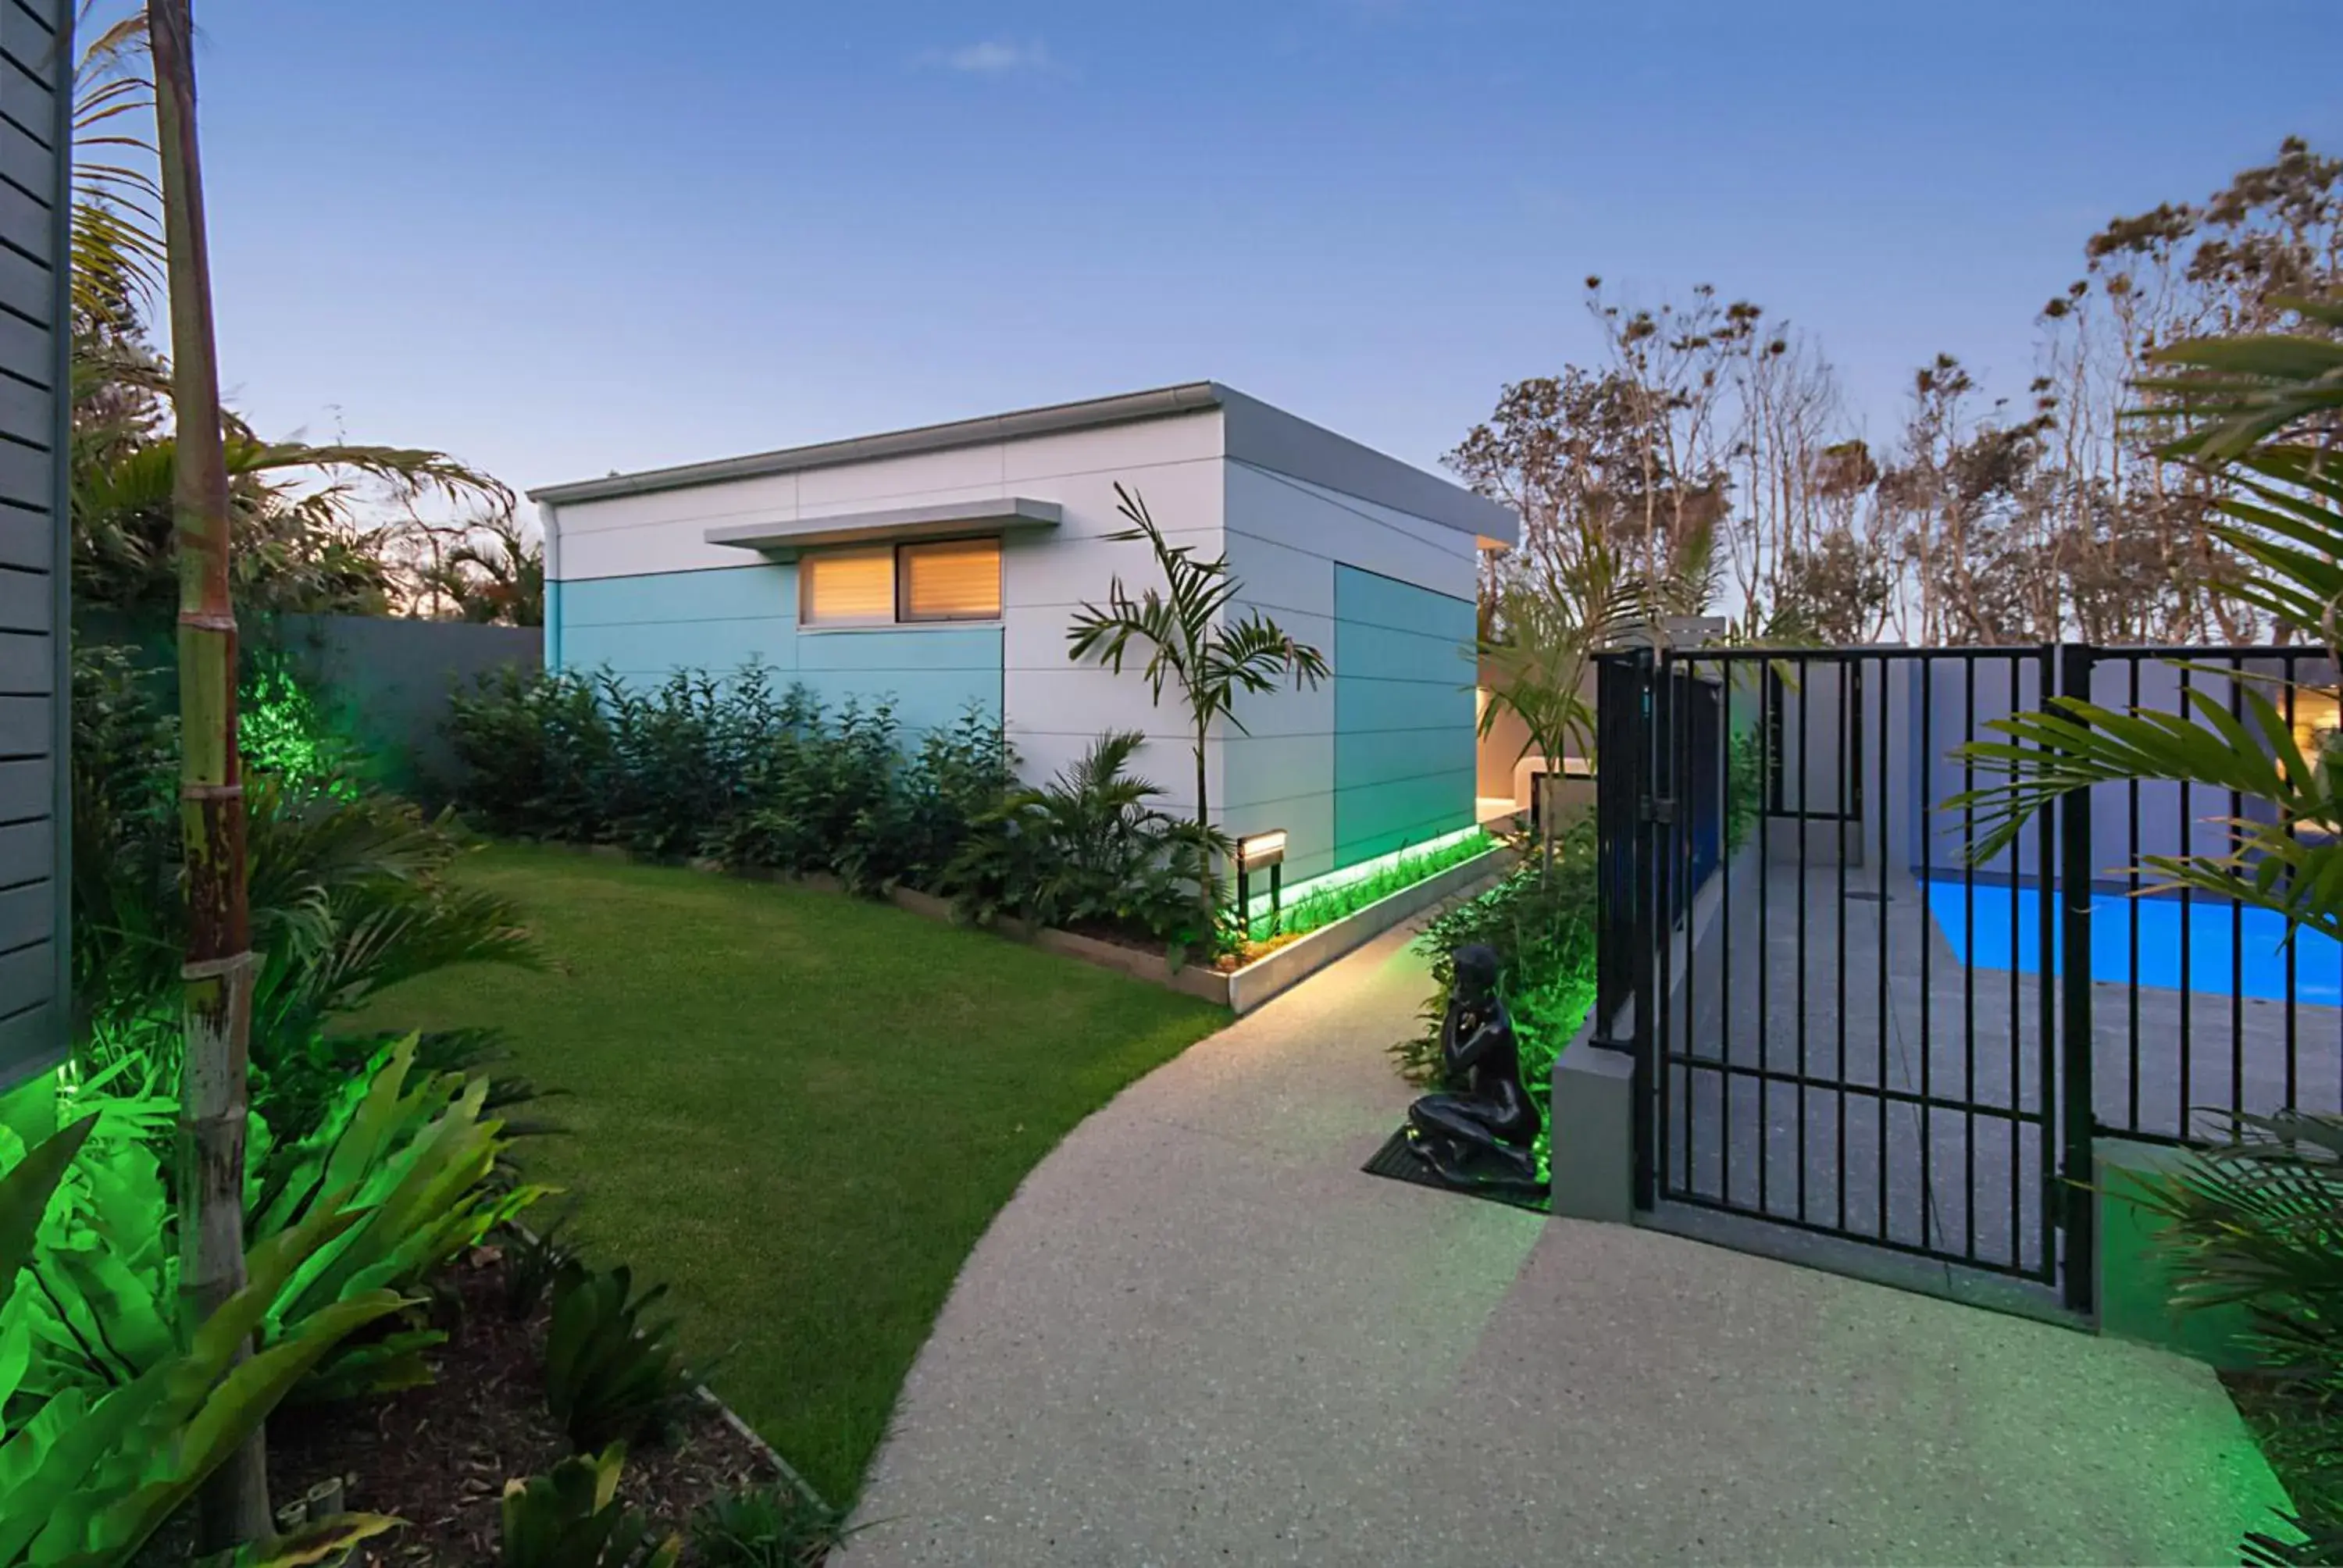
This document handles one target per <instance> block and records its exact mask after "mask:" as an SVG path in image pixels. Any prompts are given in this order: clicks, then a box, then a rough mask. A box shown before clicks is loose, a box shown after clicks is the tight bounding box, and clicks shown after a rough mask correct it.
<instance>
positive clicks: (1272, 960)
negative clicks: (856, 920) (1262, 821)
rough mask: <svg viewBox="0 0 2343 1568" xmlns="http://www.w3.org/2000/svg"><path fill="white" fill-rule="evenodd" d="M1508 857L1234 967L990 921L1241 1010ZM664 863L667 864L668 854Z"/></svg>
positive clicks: (819, 880)
mask: <svg viewBox="0 0 2343 1568" xmlns="http://www.w3.org/2000/svg"><path fill="white" fill-rule="evenodd" d="M588 848H589V849H591V851H592V852H593V853H596V854H598V855H605V856H616V857H618V858H621V859H640V857H630V856H628V853H627V851H626V850H624V849H617V848H615V847H613V846H610V845H592V846H588ZM1514 859H1515V856H1514V854H1513V850H1511V849H1507V848H1506V847H1505V846H1504V845H1502V844H1500V845H1497V846H1496V847H1494V848H1493V849H1490V850H1489V851H1488V852H1487V853H1485V854H1480V855H1475V856H1473V858H1472V859H1469V860H1460V861H1458V862H1457V863H1456V864H1455V865H1453V866H1451V867H1449V868H1448V869H1446V870H1444V871H1441V872H1439V873H1437V874H1436V875H1433V876H1430V877H1426V878H1425V879H1423V881H1421V882H1416V883H1413V884H1412V885H1410V886H1408V887H1404V888H1402V889H1401V890H1399V891H1397V892H1395V893H1393V894H1390V895H1389V896H1387V897H1385V898H1382V899H1378V900H1375V901H1374V902H1373V903H1372V904H1369V905H1368V906H1367V907H1366V908H1364V909H1363V910H1353V912H1352V913H1350V914H1348V915H1345V916H1343V917H1342V919H1341V920H1336V921H1334V922H1333V923H1332V925H1325V926H1321V927H1319V928H1318V929H1317V930H1314V931H1312V932H1311V933H1310V934H1309V935H1307V936H1304V937H1300V938H1297V939H1295V940H1292V941H1290V942H1288V943H1286V944H1285V945H1284V946H1283V947H1282V948H1279V949H1278V950H1275V951H1274V952H1271V953H1266V954H1264V955H1262V957H1261V958H1258V959H1256V960H1253V961H1252V963H1249V964H1247V965H1245V966H1244V968H1242V969H1240V970H1225V971H1224V970H1213V969H1203V968H1200V967H1198V966H1196V965H1194V964H1182V966H1181V967H1180V968H1178V969H1176V970H1174V969H1172V968H1171V967H1170V966H1168V965H1167V964H1165V963H1164V961H1163V955H1162V954H1161V953H1156V952H1150V951H1148V950H1145V949H1142V948H1133V947H1126V946H1124V945H1123V944H1121V942H1108V941H1101V940H1099V939H1098V938H1096V937H1085V936H1081V935H1079V934H1077V933H1075V932H1073V931H1061V930H1054V929H1052V928H1051V927H1047V926H1043V927H1041V928H1039V929H1036V928H1034V927H1032V926H1030V925H1028V924H1026V922H1024V921H1023V920H1013V919H1004V920H999V921H996V922H995V923H994V925H993V928H992V929H993V930H996V931H998V932H1000V933H1001V935H1002V936H1005V937H1008V938H1011V939H1012V940H1017V941H1023V942H1031V943H1032V944H1033V945H1034V946H1035V947H1038V948H1040V949H1041V950H1044V951H1045V952H1053V953H1058V954H1061V955H1062V956H1063V957H1066V958H1070V959H1080V960H1081V961H1082V962H1084V963H1089V964H1096V965H1098V966H1099V967H1100V968H1101V969H1111V970H1119V971H1121V973H1123V974H1127V975H1129V976H1131V978H1132V979H1133V980H1146V981H1148V982H1149V983H1150V984H1152V985H1160V986H1163V987H1166V988H1168V989H1170V990H1176V991H1182V992H1185V993H1186V994H1187V995H1189V996H1192V997H1201V998H1202V1000H1205V1001H1209V1002H1212V1004H1214V1005H1215V1006H1218V1007H1224V1008H1227V1009H1229V1010H1231V1011H1232V1012H1239V1013H1245V1012H1251V1011H1252V1010H1253V1009H1255V1008H1257V1007H1259V1006H1260V1005H1261V1004H1262V1003H1263V1002H1265V1001H1267V1000H1269V999H1270V998H1272V997H1273V996H1275V995H1277V994H1278V993H1279V992H1281V991H1284V990H1292V988H1293V987H1294V986H1296V985H1298V984H1300V983H1301V982H1302V980H1307V979H1308V978H1309V977H1310V976H1312V975H1313V974H1316V973H1317V972H1318V971H1319V970H1322V969H1324V968H1325V967H1326V966H1327V965H1328V964H1331V963H1332V962H1333V961H1334V960H1336V959H1339V958H1341V957H1342V955H1343V954H1345V953H1348V952H1350V951H1352V950H1354V949H1356V948H1359V947H1362V946H1363V945H1364V944H1365V943H1367V942H1369V941H1371V940H1373V939H1374V938H1376V937H1379V936H1381V935H1383V933H1384V932H1385V931H1387V930H1391V929H1392V928H1393V926H1396V925H1398V924H1399V923H1400V922H1401V921H1403V920H1408V919H1410V918H1412V917H1413V916H1414V915H1417V914H1420V913H1422V912H1423V910H1428V909H1430V908H1432V906H1433V905H1434V904H1437V903H1440V902H1442V901H1443V900H1448V899H1452V898H1454V897H1455V896H1456V895H1457V894H1459V893H1462V892H1463V891H1464V890H1467V889H1469V888H1471V887H1473V885H1474V884H1475V883H1478V882H1481V881H1483V880H1485V879H1489V878H1492V877H1495V876H1497V875H1498V874H1500V873H1501V872H1503V871H1505V870H1508V869H1511V868H1512V866H1513V861H1514ZM647 863H649V862H647ZM666 863H667V864H669V865H672V864H674V863H675V862H673V861H669V862H666ZM685 864H686V865H688V866H689V869H692V870H695V871H708V872H713V873H715V874H717V875H719V876H736V877H739V878H741V879H744V880H747V881H756V882H795V883H797V884H798V885H799V886H800V887H807V888H814V889H818V890H821V891H823V892H832V893H843V892H844V891H845V889H844V888H842V887H841V886H840V884H839V881H838V879H837V878H835V877H833V876H830V875H829V874H828V873H827V872H820V871H817V872H815V873H813V874H812V875H810V876H804V877H790V876H786V875H784V874H782V873H780V872H778V871H727V870H726V869H724V867H723V866H722V865H720V864H719V863H718V862H716V861H714V860H702V859H694V860H690V861H687V862H685ZM887 901H888V902H890V903H891V904H893V905H894V906H895V907H896V908H897V909H899V910H908V911H909V912H910V913H912V914H915V915H921V916H925V917H926V918H927V919H929V920H954V919H955V918H956V917H955V916H954V915H953V913H952V907H951V904H950V902H949V901H948V900H943V899H940V898H937V897H936V896H935V895H934V894H933V893H920V892H914V891H913V890H910V889H909V888H897V889H896V890H893V891H892V892H890V893H889V894H888V895H887Z"/></svg>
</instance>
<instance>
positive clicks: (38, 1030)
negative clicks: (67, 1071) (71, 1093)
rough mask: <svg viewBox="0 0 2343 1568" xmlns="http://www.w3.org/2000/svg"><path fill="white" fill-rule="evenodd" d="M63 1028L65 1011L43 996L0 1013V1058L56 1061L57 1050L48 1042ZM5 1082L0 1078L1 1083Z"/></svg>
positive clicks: (60, 1032) (59, 1033)
mask: <svg viewBox="0 0 2343 1568" xmlns="http://www.w3.org/2000/svg"><path fill="white" fill-rule="evenodd" d="M64 1031H65V1019H64V1012H63V1010H62V1009H60V1008H59V1007H58V1006H57V1004H56V1003H55V1000H51V999H49V998H42V999H41V1000H37V1001H31V1002H26V1003H25V1004H24V1005H23V1006H22V1007H20V1008H19V1009H18V1010H16V1011H15V1012H14V1013H11V1014H7V1015H5V1016H0V1061H33V1062H38V1061H40V1060H43V1059H45V1058H46V1059H49V1060H55V1056H56V1054H57V1053H56V1051H55V1049H54V1048H53V1047H52V1046H51V1045H50V1043H49V1042H50V1041H52V1040H55V1039H57V1038H58V1037H59V1036H60V1035H62V1034H63V1033H64ZM5 1081H6V1080H5V1078H0V1082H5Z"/></svg>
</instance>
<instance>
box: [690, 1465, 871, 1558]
mask: <svg viewBox="0 0 2343 1568" xmlns="http://www.w3.org/2000/svg"><path fill="white" fill-rule="evenodd" d="M845 1523H846V1521H845V1519H844V1518H843V1516H841V1515H840V1513H839V1511H838V1510H837V1509H835V1508H832V1507H830V1505H829V1504H828V1503H824V1502H822V1501H821V1500H820V1498H818V1497H813V1496H810V1495H809V1494H808V1493H805V1492H802V1491H800V1490H799V1489H798V1488H796V1487H794V1486H781V1485H773V1486H759V1487H755V1488H753V1489H751V1490H749V1491H747V1492H732V1493H726V1494H725V1495H723V1496H721V1497H719V1498H717V1499H716V1500H715V1501H713V1502H711V1503H709V1504H708V1505H707V1506H706V1507H704V1508H702V1509H701V1510H700V1511H699V1513H697V1514H695V1515H693V1517H692V1521H691V1548H692V1553H693V1555H694V1558H695V1560H696V1561H698V1562H699V1563H705V1564H706V1565H707V1568H816V1565H817V1564H819V1563H820V1562H821V1561H822V1560H823V1559H824V1558H825V1557H827V1556H828V1555H829V1553H830V1551H831V1550H832V1549H833V1548H835V1547H836V1546H837V1545H838V1544H839V1543H840V1542H841V1541H843V1540H844V1539H845V1530H844V1528H843V1527H844V1525H845Z"/></svg>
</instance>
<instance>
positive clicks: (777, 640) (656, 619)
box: [546, 563, 1001, 729]
mask: <svg viewBox="0 0 2343 1568" xmlns="http://www.w3.org/2000/svg"><path fill="white" fill-rule="evenodd" d="M546 609H547V615H548V620H549V622H550V624H549V625H548V635H547V639H546V648H547V652H548V656H549V657H550V658H552V659H554V660H556V661H558V663H559V664H560V666H561V667H562V668H566V669H575V670H593V669H600V668H608V669H609V670H610V671H611V672H613V673H614V674H616V675H618V676H619V677H621V678H624V679H626V680H628V681H629V682H632V683H636V684H642V685H649V684H654V683H656V682H659V681H661V680H664V679H666V678H667V677H668V676H669V675H670V674H671V673H673V672H674V671H676V670H678V669H704V670H707V671H709V672H710V673H711V674H716V675H724V674H727V673H729V672H730V671H733V670H736V669H739V668H740V667H741V666H743V665H745V664H751V663H754V664H761V665H764V666H766V667H767V668H769V669H771V670H773V671H774V672H775V675H776V678H777V679H778V680H779V683H781V684H784V685H786V684H788V683H789V682H792V681H802V682H803V683H804V684H805V685H806V686H807V687H808V688H809V689H811V690H812V691H813V692H814V693H816V694H817V695H818V696H820V698H821V699H822V700H823V701H824V702H826V703H829V704H831V705H832V706H835V705H838V704H840V703H843V702H845V701H846V700H847V699H850V698H859V699H861V700H862V701H863V702H865V703H870V702H875V701H879V700H881V699H885V700H888V701H890V702H892V703H893V704H894V707H895V711H896V716H897V717H898V718H899V719H901V721H902V723H903V725H904V727H905V728H906V729H933V728H937V727H940V726H942V725H947V724H950V723H952V722H954V721H955V720H957V719H959V718H960V715H961V714H962V713H964V712H966V711H967V709H969V708H970V706H971V705H973V706H976V707H978V708H980V709H983V710H984V711H985V712H987V713H990V714H991V715H992V716H994V717H995V718H998V717H1000V714H1001V628H999V627H997V626H976V627H948V628H918V629H916V630H913V629H900V630H899V629H896V628H872V629H870V630H867V631H865V630H830V631H818V632H807V631H802V630H800V629H799V626H798V619H797V612H798V596H797V568H795V567H794V566H791V565H789V564H786V563H765V564H760V565H757V566H748V567H726V568H717V569H714V570H709V571H691V572H660V573H657V574H653V575H650V576H646V577H631V578H579V579H575V580H571V581H568V582H564V583H561V584H560V585H559V586H558V590H557V591H555V592H554V593H552V594H551V595H550V596H549V597H548V600H547V606H546Z"/></svg>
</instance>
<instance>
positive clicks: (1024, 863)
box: [937, 730, 1222, 968]
mask: <svg viewBox="0 0 2343 1568" xmlns="http://www.w3.org/2000/svg"><path fill="white" fill-rule="evenodd" d="M1146 739H1147V738H1146V737H1145V736H1144V735H1142V734H1141V733H1139V732H1138V731H1137V730H1120V731H1116V732H1113V733H1111V734H1107V735H1101V736H1100V737H1099V738H1098V739H1096V740H1094V741H1092V742H1091V746H1090V749H1088V750H1086V751H1085V752H1083V754H1082V755H1081V759H1078V760H1077V761H1075V762H1074V763H1073V764H1071V766H1069V767H1068V768H1066V769H1063V770H1061V772H1060V773H1059V774H1058V775H1057V776H1056V777H1055V778H1054V779H1051V781H1050V782H1049V783H1048V784H1047V785H1045V786H1043V787H1042V788H1041V789H1017V790H1013V791H1011V793H1010V794H1009V795H1008V796H1007V797H1006V798H1004V799H1002V800H1001V802H1000V804H999V805H997V806H996V807H994V808H993V809H991V810H990V811H988V812H986V813H985V814H984V815H982V816H980V817H979V818H978V819H976V820H975V822H974V823H973V824H972V825H971V827H970V831H969V835H968V838H967V839H966V841H965V842H964V843H963V844H962V845H961V846H960V851H959V853H958V854H957V855H955V856H954V857H953V859H952V860H951V862H950V864H949V865H947V866H946V867H945V868H944V871H943V875H942V877H941V878H940V879H939V881H938V884H937V885H938V890H939V891H940V892H941V893H943V894H944V895H945V896H947V897H949V898H950V899H951V900H953V903H954V905H955V907H956V908H957V909H958V910H959V912H960V915H961V916H962V917H963V918H965V919H967V920H972V921H974V922H975V923H977V924H979V925H990V924H992V923H994V922H995V921H996V920H999V919H1000V918H1001V916H1003V915H1012V916H1015V917H1016V918H1017V919H1019V920H1026V921H1029V922H1031V924H1034V925H1038V926H1053V927H1058V928H1061V929H1065V930H1090V931H1103V932H1108V933H1117V934H1129V935H1133V936H1138V937H1141V938H1144V939H1146V940H1150V941H1154V942H1160V943H1162V944H1163V945H1164V947H1165V950H1166V952H1167V954H1168V960H1169V961H1170V963H1171V964H1172V966H1173V967H1174V968H1177V967H1178V966H1179V965H1180V963H1181V962H1182V960H1184V959H1185V957H1186V955H1187V954H1188V953H1189V952H1191V951H1202V950H1209V949H1210V948H1211V947H1212V945H1213V943H1214V941H1215V939H1216V936H1217V935H1218V933H1219V932H1220V931H1221V930H1222V921H1221V920H1219V918H1218V912H1217V910H1216V911H1215V914H1214V918H1213V919H1212V921H1211V922H1210V923H1207V922H1206V921H1205V920H1203V919H1202V917H1201V916H1200V914H1199V912H1198V910H1197V906H1196V901H1195V888H1196V886H1197V882H1198V879H1200V878H1204V877H1208V876H1209V873H1208V872H1207V871H1206V870H1205V869H1203V862H1204V857H1205V853H1206V847H1205V843H1204V840H1203V839H1202V838H1201V837H1200V836H1199V834H1198V832H1197V830H1196V828H1195V825H1194V824H1193V823H1192V822H1186V821H1182V820H1181V819H1176V818H1172V817H1169V816H1166V815H1165V814H1164V813H1162V812H1161V811H1159V810H1157V809H1155V808H1154V807H1153V806H1151V805H1150V804H1149V802H1150V801H1151V800H1153V799H1156V798H1157V796H1158V795H1159V793H1160V791H1159V790H1157V789H1156V788H1155V786H1154V785H1152V784H1151V783H1149V782H1148V781H1147V780H1145V779H1141V778H1138V777H1136V776H1135V775H1133V774H1132V773H1131V771H1130V767H1131V758H1132V756H1133V755H1134V754H1136V753H1137V751H1138V750H1139V749H1140V747H1141V746H1142V745H1143V744H1145V742H1146Z"/></svg>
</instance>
